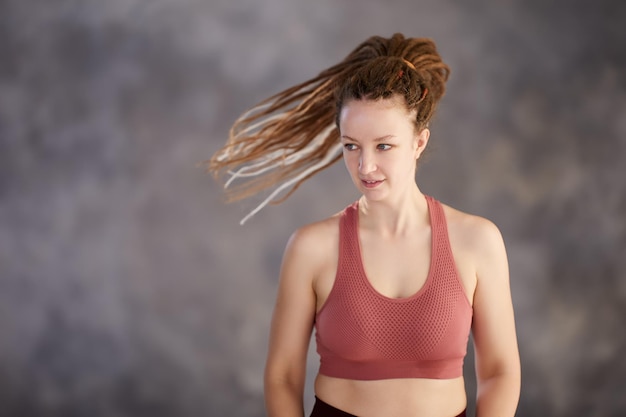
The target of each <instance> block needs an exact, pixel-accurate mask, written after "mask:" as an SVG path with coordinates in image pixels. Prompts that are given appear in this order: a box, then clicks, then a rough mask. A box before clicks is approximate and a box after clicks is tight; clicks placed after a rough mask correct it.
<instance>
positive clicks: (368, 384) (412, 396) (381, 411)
mask: <svg viewBox="0 0 626 417" xmlns="http://www.w3.org/2000/svg"><path fill="white" fill-rule="evenodd" d="M315 395H316V396H317V397H318V398H319V399H321V400H322V401H324V402H326V403H328V404H330V405H332V406H334V407H336V408H339V409H341V410H343V411H345V412H347V413H350V414H354V415H356V416H359V417H370V416H371V417H376V416H385V417H423V416H429V417H454V416H457V415H458V414H460V413H461V412H462V411H463V410H464V409H465V408H466V406H467V397H466V394H465V382H464V380H463V377H458V378H454V379H422V378H402V379H381V380H373V381H360V380H352V379H341V378H334V377H329V376H326V375H321V374H318V376H317V378H316V380H315Z"/></svg>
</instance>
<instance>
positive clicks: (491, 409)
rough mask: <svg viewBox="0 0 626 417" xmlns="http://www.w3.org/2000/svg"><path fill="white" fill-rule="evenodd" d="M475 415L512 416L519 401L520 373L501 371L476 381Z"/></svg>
mask: <svg viewBox="0 0 626 417" xmlns="http://www.w3.org/2000/svg"><path fill="white" fill-rule="evenodd" d="M477 391H478V392H477V398H476V417H513V416H515V410H516V409H517V404H518V402H519V395H520V375H519V374H518V373H509V374H506V373H503V374H500V375H496V376H493V377H491V378H487V379H484V380H480V381H479V382H478V390H477Z"/></svg>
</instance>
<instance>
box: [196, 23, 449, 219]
mask: <svg viewBox="0 0 626 417" xmlns="http://www.w3.org/2000/svg"><path fill="white" fill-rule="evenodd" d="M448 74H449V68H448V66H447V65H445V64H444V63H443V62H442V60H441V58H440V56H439V54H438V53H437V50H436V48H435V44H434V43H433V42H432V41H431V40H429V39H423V38H408V39H406V38H404V36H403V35H401V34H395V35H393V37H391V38H382V37H379V36H374V37H371V38H369V39H367V40H366V41H365V42H363V43H362V44H360V45H359V46H358V47H357V48H356V49H354V50H353V51H352V52H351V53H350V54H349V55H348V56H347V57H346V58H345V59H344V60H343V61H341V62H340V63H338V64H336V65H334V66H332V67H330V68H328V69H326V70H325V71H322V72H321V73H320V74H319V75H318V76H317V77H314V78H312V79H310V80H308V81H305V82H303V83H301V84H298V85H296V86H294V87H291V88H288V89H286V90H284V91H282V92H280V93H278V94H276V95H274V96H271V97H269V98H268V99H266V100H264V101H262V102H261V103H259V104H257V105H256V106H254V107H253V108H251V109H250V110H249V111H247V112H245V113H244V114H243V115H241V116H240V117H239V118H238V119H237V120H236V121H235V122H234V124H233V126H232V128H231V129H230V133H229V137H228V140H227V142H226V144H225V145H224V146H223V147H222V148H221V149H220V150H218V151H217V152H216V153H215V154H214V155H213V156H212V157H211V159H209V160H207V161H204V162H203V163H202V165H203V166H205V167H206V171H207V172H210V173H212V174H213V175H214V176H215V177H216V179H221V178H222V177H223V176H224V174H228V175H230V178H229V179H228V180H227V181H225V183H224V188H225V190H226V196H227V201H228V202H232V201H237V200H241V199H243V198H246V197H249V196H252V195H254V194H257V193H258V192H260V191H262V190H265V189H268V188H272V187H274V189H273V190H272V191H271V193H270V194H269V196H267V197H266V198H265V200H263V202H261V204H259V205H258V206H257V207H256V208H255V209H254V210H253V211H252V212H251V213H250V214H248V215H247V216H246V217H245V218H244V219H243V220H242V221H241V224H243V223H244V222H245V221H246V220H248V219H249V218H250V217H251V216H253V215H254V214H256V213H257V212H258V211H259V210H261V209H262V208H263V207H264V206H265V205H267V204H268V203H272V204H278V203H280V202H282V201H284V200H285V199H286V198H287V197H289V196H290V195H291V194H292V193H293V192H294V191H295V190H296V189H297V188H298V187H299V186H300V184H302V182H304V181H305V180H307V179H308V178H310V177H311V176H313V175H315V174H316V173H317V172H319V171H321V170H323V169H325V168H326V167H328V166H330V165H332V164H333V163H335V162H336V161H338V160H339V159H340V158H341V154H342V148H341V144H340V142H339V126H338V116H339V113H340V112H341V109H342V107H343V105H344V104H345V103H346V102H347V101H349V100H354V99H357V100H360V99H368V100H378V99H381V98H388V97H391V96H392V95H395V94H400V95H402V96H403V97H404V98H405V101H406V104H407V107H408V109H409V110H417V116H416V119H415V123H416V128H417V129H420V130H421V129H423V128H424V127H426V126H427V124H428V121H429V120H430V119H431V117H432V116H433V113H434V110H435V108H436V105H437V103H438V101H439V99H440V98H441V97H442V96H443V94H444V92H445V82H446V80H447V78H448ZM236 180H243V182H241V183H239V184H234V182H235V181H236ZM281 194H283V195H282V196H281V197H279V196H280V195H281ZM277 197H279V198H277Z"/></svg>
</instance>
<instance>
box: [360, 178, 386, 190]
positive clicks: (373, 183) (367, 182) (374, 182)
mask: <svg viewBox="0 0 626 417" xmlns="http://www.w3.org/2000/svg"><path fill="white" fill-rule="evenodd" d="M383 181H384V180H364V179H362V180H361V184H363V186H364V187H365V188H376V187H378V186H379V185H380V184H382V182H383Z"/></svg>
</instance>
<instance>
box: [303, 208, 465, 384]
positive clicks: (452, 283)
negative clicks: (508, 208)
mask: <svg viewBox="0 0 626 417" xmlns="http://www.w3.org/2000/svg"><path fill="white" fill-rule="evenodd" d="M426 200H427V202H428V210H429V214H430V223H431V229H432V238H431V239H432V254H431V263H430V270H429V272H428V277H427V279H426V282H425V283H424V286H423V287H422V288H421V289H420V290H419V291H418V292H417V293H415V294H414V295H412V296H410V297H407V298H400V299H393V298H389V297H385V296H384V295H382V294H380V293H379V292H377V291H376V290H375V289H374V288H373V287H372V285H371V284H370V282H369V281H368V279H367V277H366V275H365V271H364V269H363V263H362V260H361V250H360V244H359V237H358V202H355V203H354V204H352V205H351V206H348V207H347V208H346V209H345V210H344V212H343V213H342V215H341V218H340V221H339V264H338V267H337V275H336V278H335V282H334V284H333V288H332V290H331V292H330V294H329V296H328V299H327V300H326V302H325V303H324V305H323V306H322V308H321V309H320V311H319V312H318V313H317V315H316V317H315V329H316V333H315V339H316V342H317V352H318V354H319V355H320V369H319V372H320V374H322V375H327V376H331V377H336V378H346V379H356V380H374V379H390V378H433V379H449V378H456V377H459V376H462V375H463V360H464V358H465V355H466V353H467V342H468V338H469V331H470V326H471V322H472V307H471V305H470V303H469V301H468V299H467V296H466V295H465V291H464V289H463V284H462V283H461V281H460V279H459V276H458V272H457V269H456V266H455V263H454V258H453V257H452V250H451V248H450V242H449V239H448V230H447V225H446V219H445V216H444V212H443V207H442V206H441V203H440V202H438V201H437V200H435V199H434V198H432V197H430V196H426Z"/></svg>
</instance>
